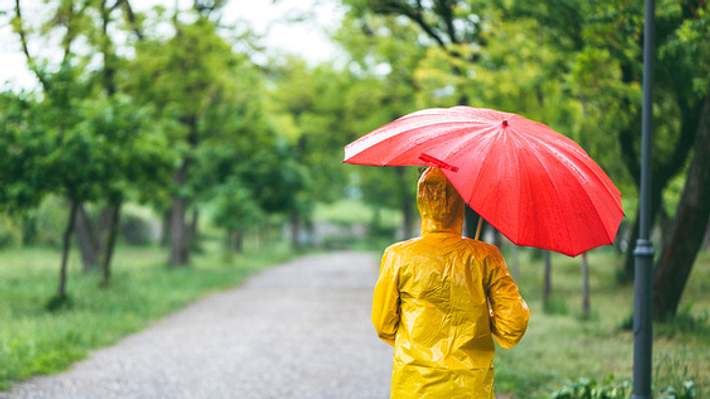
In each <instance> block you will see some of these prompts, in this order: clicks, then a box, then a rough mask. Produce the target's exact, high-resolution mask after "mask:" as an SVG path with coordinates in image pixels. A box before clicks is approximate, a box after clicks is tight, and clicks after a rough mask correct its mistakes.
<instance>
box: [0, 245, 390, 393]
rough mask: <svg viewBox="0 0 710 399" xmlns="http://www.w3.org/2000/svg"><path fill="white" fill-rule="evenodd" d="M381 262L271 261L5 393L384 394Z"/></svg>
mask: <svg viewBox="0 0 710 399" xmlns="http://www.w3.org/2000/svg"><path fill="white" fill-rule="evenodd" d="M376 267H377V266H376V259H375V258H374V256H372V255H369V254H362V253H354V252H339V253H330V254H325V255H317V256H308V257H304V258H300V259H298V260H296V261H293V262H289V263H286V264H284V265H281V266H278V267H274V268H272V269H269V270H267V271H265V272H263V273H261V274H258V275H256V276H254V277H252V278H251V279H249V280H248V281H247V282H245V283H244V284H243V285H242V286H240V287H238V288H235V289H232V290H230V291H226V292H224V293H220V294H216V295H212V296H209V297H207V298H205V299H203V300H201V301H199V302H197V303H195V304H193V305H190V306H189V307H187V308H185V309H184V310H182V311H179V312H177V313H174V314H173V315H171V316H169V317H167V318H165V319H163V320H160V321H159V322H157V323H155V324H154V325H153V326H152V327H150V328H148V329H147V330H145V331H143V332H141V333H138V334H134V335H131V336H129V337H127V338H125V339H123V340H122V341H120V342H119V343H118V344H116V345H114V346H113V347H110V348H106V349H102V350H99V351H96V352H94V353H92V354H91V355H90V356H89V357H88V358H87V359H86V360H84V361H81V362H79V363H77V364H75V365H74V366H73V367H72V368H71V369H70V370H69V371H67V372H64V373H62V374H58V375H54V376H49V377H38V378H34V379H32V380H30V381H28V382H25V383H22V384H19V385H17V386H16V387H15V388H14V389H13V390H12V391H10V392H9V394H8V393H4V394H3V393H0V398H2V399H10V398H12V399H19V398H32V399H43V398H53V399H57V398H67V399H69V398H71V399H113V398H121V399H127V398H150V399H154V398H155V399H157V398H170V399H179V398H190V399H200V398H210V399H219V398H230V399H231V398H239V399H249V398H294V399H298V398H304V399H319V398H328V399H330V398H333V399H339V398H358V399H361V398H365V399H366V398H386V397H387V396H388V392H389V379H390V375H389V374H390V368H391V364H392V362H391V356H392V354H391V351H390V349H389V348H388V346H387V345H386V344H384V343H380V342H379V341H378V340H377V338H376V336H375V333H374V330H373V328H372V327H371V324H370V303H371V302H370V301H371V299H370V297H371V292H372V286H373V284H374V282H375V278H376Z"/></svg>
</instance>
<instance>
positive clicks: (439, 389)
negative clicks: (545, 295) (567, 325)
mask: <svg viewBox="0 0 710 399" xmlns="http://www.w3.org/2000/svg"><path fill="white" fill-rule="evenodd" d="M417 207H418V208H419V213H420V215H421V219H422V236H421V237H417V238H414V239H411V240H408V241H403V242H400V243H397V244H394V245H392V246H390V247H389V248H387V250H385V253H384V256H383V258H382V264H381V266H380V274H379V278H378V280H377V285H376V286H375V293H374V299H373V305H372V322H373V324H374V325H375V329H376V331H377V334H378V336H379V337H380V338H382V339H383V340H384V341H386V342H388V343H389V344H390V345H394V369H393V371H392V388H391V395H390V396H391V398H396V399H402V398H416V399H423V398H442V399H456V398H468V399H470V398H473V399H479V398H480V399H492V398H494V397H495V396H494V393H493V354H494V351H495V348H494V345H493V337H495V339H496V341H497V342H498V344H499V345H501V346H502V347H504V348H512V347H513V346H515V344H517V343H518V342H519V341H520V339H521V338H522V337H523V334H524V333H525V330H526V329H527V325H528V316H529V311H528V306H527V304H526V303H525V301H524V300H523V298H522V297H521V296H520V293H519V292H518V287H517V286H516V285H515V282H513V279H512V278H511V277H510V274H509V273H508V269H507V267H506V264H505V261H504V260H503V257H502V256H501V253H500V251H499V250H498V248H496V247H495V246H493V245H489V244H486V243H483V242H481V241H475V240H471V239H468V238H464V237H462V236H461V232H462V226H463V213H464V205H463V200H462V199H461V197H460V196H459V194H458V193H457V192H456V190H455V189H454V187H453V186H452V185H451V184H450V183H449V182H448V180H447V179H446V177H445V176H444V174H443V173H442V172H441V171H440V170H439V169H438V168H429V169H427V170H426V171H425V172H424V174H423V175H422V177H421V178H420V179H419V186H418V192H417Z"/></svg>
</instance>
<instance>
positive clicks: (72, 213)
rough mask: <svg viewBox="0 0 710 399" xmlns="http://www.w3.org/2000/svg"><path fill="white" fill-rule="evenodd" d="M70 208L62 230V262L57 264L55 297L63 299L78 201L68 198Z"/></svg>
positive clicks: (65, 291)
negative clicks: (57, 280) (57, 273)
mask: <svg viewBox="0 0 710 399" xmlns="http://www.w3.org/2000/svg"><path fill="white" fill-rule="evenodd" d="M70 203H71V208H70V210H69V218H68V220H67V227H66V230H64V237H63V246H62V263H61V264H60V266H59V286H58V287H57V299H58V300H60V301H63V300H65V299H66V297H67V265H68V263H69V250H70V249H71V235H72V232H73V231H74V222H75V220H76V213H77V209H78V208H79V202H77V201H74V200H70Z"/></svg>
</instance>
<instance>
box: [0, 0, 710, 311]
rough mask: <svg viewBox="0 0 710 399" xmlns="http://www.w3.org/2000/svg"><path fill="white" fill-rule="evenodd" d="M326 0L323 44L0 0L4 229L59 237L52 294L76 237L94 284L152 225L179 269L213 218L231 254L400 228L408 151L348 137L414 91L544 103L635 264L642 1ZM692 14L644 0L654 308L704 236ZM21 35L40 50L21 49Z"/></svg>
mask: <svg viewBox="0 0 710 399" xmlns="http://www.w3.org/2000/svg"><path fill="white" fill-rule="evenodd" d="M337 3H338V4H339V7H340V8H339V10H341V11H342V14H341V15H339V16H337V18H340V21H339V23H338V25H337V28H336V29H334V30H333V31H331V32H330V34H331V37H332V40H333V42H334V43H335V44H336V45H337V46H338V49H339V53H338V54H337V56H336V57H334V58H333V59H332V60H330V61H321V62H312V61H310V60H307V59H305V58H303V57H300V56H298V55H295V54H283V53H279V52H272V51H270V49H268V48H264V46H263V45H262V43H261V38H260V37H259V36H258V35H257V34H255V33H254V32H253V31H252V29H251V27H250V26H249V25H248V24H246V23H244V24H239V23H225V22H224V18H223V13H224V7H225V6H226V5H227V4H228V2H226V1H197V0H195V1H193V2H189V6H187V7H186V6H184V5H183V7H181V8H176V7H173V5H172V4H166V5H164V6H158V7H155V8H153V9H150V10H148V11H146V10H145V9H144V8H142V10H143V11H138V10H137V9H136V8H135V4H133V2H132V1H131V0H73V1H71V0H62V1H48V2H47V8H46V12H44V13H42V14H41V15H32V16H31V17H29V18H28V16H27V15H26V13H25V6H26V4H25V2H24V1H20V0H15V1H14V2H13V3H12V4H9V5H8V7H6V9H4V10H3V11H4V13H5V14H4V18H5V19H6V21H7V23H9V24H11V26H12V29H13V32H14V36H15V40H16V41H17V43H18V44H19V48H20V49H21V51H22V52H23V54H24V56H25V58H26V61H27V66H28V68H29V69H30V70H31V71H32V72H33V74H34V75H35V76H36V80H37V82H38V84H37V86H36V87H35V88H34V89H32V90H24V91H23V90H19V89H14V88H12V87H7V88H5V89H4V90H3V91H2V93H0V119H1V120H2V123H1V124H0V151H1V154H0V205H1V206H2V209H3V212H4V213H3V214H2V218H0V243H2V244H3V245H53V246H61V248H62V249H63V250H62V252H63V254H62V256H61V259H62V261H61V262H60V280H59V284H58V291H57V292H58V294H57V298H59V301H60V302H61V300H62V299H61V298H64V297H65V296H66V259H67V257H68V254H69V250H70V247H71V244H72V242H76V244H77V248H78V249H79V253H80V255H81V259H82V263H83V265H84V270H85V271H86V272H91V271H93V270H101V271H102V273H101V275H102V279H101V280H102V284H103V285H108V284H109V281H110V275H111V259H112V255H113V253H114V248H115V247H116V244H117V243H119V244H120V245H123V243H135V242H143V243H154V244H156V245H158V244H159V243H163V244H165V245H166V247H167V248H166V252H167V253H166V261H167V264H169V265H171V266H174V267H178V266H187V265H189V264H190V254H191V253H193V252H195V251H202V250H205V249H204V248H205V246H204V245H203V243H204V242H209V241H210V240H212V237H213V236H214V235H215V233H216V234H217V235H218V236H219V239H218V240H219V242H220V243H223V244H224V247H225V249H226V250H227V251H228V252H232V251H240V250H241V249H242V248H243V247H244V246H245V245H257V244H256V243H263V242H264V241H265V240H272V239H278V237H283V238H284V239H287V240H288V241H290V243H291V245H292V246H293V247H294V248H301V247H307V246H312V245H325V246H329V247H332V246H336V247H338V246H349V245H351V244H352V243H353V242H359V241H363V240H365V241H369V242H370V243H371V244H372V243H384V242H388V241H392V240H394V239H402V238H408V237H412V236H414V235H416V234H417V230H418V221H417V212H416V207H415V202H414V190H415V181H416V179H417V175H418V174H417V170H416V169H415V168H388V169H383V168H356V167H347V166H344V165H342V164H341V163H340V161H341V159H342V147H343V146H344V145H345V144H347V143H348V142H350V141H352V140H354V139H355V138H357V137H359V136H361V135H363V134H365V133H366V132H369V131H371V130H372V129H374V128H376V127H378V126H380V125H382V124H384V123H386V122H388V121H390V120H392V119H395V118H397V117H399V116H401V115H404V114H406V113H409V112H412V111H414V110H417V109H421V108H425V107H448V106H453V105H457V104H468V105H471V106H477V107H491V108H497V109H501V110H506V111H511V112H517V113H521V114H523V115H526V116H528V117H530V118H533V119H537V120H541V121H544V122H545V123H547V124H549V125H551V126H552V127H553V128H555V129H557V130H559V131H560V132H563V133H565V134H567V135H569V136H570V137H572V138H573V139H574V140H576V141H577V142H579V143H580V144H581V145H582V146H583V147H584V148H585V149H586V150H587V151H588V152H589V153H590V155H591V156H592V157H593V158H594V159H596V160H597V161H598V162H599V163H600V164H601V165H602V167H603V168H604V169H605V170H606V171H607V172H608V173H609V175H610V176H611V177H612V179H613V180H614V181H615V182H616V183H617V185H618V186H619V187H620V188H621V189H622V191H623V194H624V205H625V209H626V212H627V220H626V221H625V223H624V225H622V228H621V231H620V235H619V240H618V243H617V245H616V248H617V251H618V252H619V255H620V256H617V259H619V262H618V263H619V264H618V265H617V266H618V275H619V280H620V281H621V282H622V283H626V282H629V281H630V278H631V272H632V268H631V265H632V256H631V255H630V254H631V252H632V251H631V249H632V248H631V247H632V246H633V243H634V242H635V234H636V233H637V226H636V223H637V217H636V206H635V202H636V196H637V193H636V187H637V186H638V180H639V171H638V163H639V162H638V146H639V142H638V137H639V134H638V132H639V129H640V107H639V104H640V80H641V42H642V37H641V32H642V30H641V23H642V21H641V17H640V16H641V9H640V5H639V4H636V3H634V2H618V1H601V2H594V3H589V2H582V1H545V2H537V3H530V2H525V1H505V2H502V1H485V2H483V1H473V0H470V1H463V0H462V1H452V0H441V1H438V0H437V1H430V2H420V1H409V0H343V1H341V2H337ZM185 4H187V3H185ZM708 18H710V17H708V5H707V4H706V3H705V2H701V1H697V2H694V1H686V2H670V1H668V2H666V1H663V2H659V5H658V21H659V22H658V67H657V71H658V73H657V76H656V86H657V95H656V98H655V100H654V101H655V107H654V110H655V114H654V118H655V123H656V126H657V129H656V131H657V134H656V139H655V141H654V146H655V147H654V189H653V197H654V199H653V202H652V203H653V206H654V209H653V211H654V212H653V214H654V217H655V219H654V223H655V226H656V229H655V235H654V239H655V240H656V241H657V242H658V245H657V248H658V253H659V254H658V278H657V281H656V296H657V297H656V304H657V305H656V307H657V309H658V314H657V317H658V318H659V319H664V318H668V317H671V316H672V315H673V314H675V313H676V312H677V308H678V302H679V298H680V297H681V295H682V292H683V287H684V285H685V282H686V281H687V279H688V276H689V275H690V271H691V270H692V266H693V264H694V262H695V259H696V254H697V253H698V251H699V250H700V249H701V248H702V246H703V245H707V239H706V238H705V237H706V236H707V226H708V214H709V213H710V208H709V207H710V201H707V200H705V198H706V196H707V193H706V191H704V189H703V187H708V184H707V179H708V177H707V173H704V172H705V170H707V168H706V167H705V164H704V163H703V162H705V157H704V156H703V154H705V153H706V152H707V149H704V148H705V147H704V146H706V142H707V140H705V137H706V136H707V134H708V133H707V130H708V124H707V121H704V120H703V119H702V117H703V115H706V114H707V112H705V111H703V109H704V108H703V107H707V104H708V95H709V94H710V89H709V87H710V81H709V80H708V76H710V74H709V72H710V47H709V45H708V43H710V41H709V40H707V38H708V37H709V36H710V32H709V31H708V29H709V28H708V26H710V21H709V20H708ZM49 39H53V40H49ZM36 42H37V43H45V42H46V43H51V44H52V45H53V46H54V48H52V49H50V50H49V53H47V52H46V51H45V52H42V53H41V54H39V53H37V54H35V53H34V52H33V49H35V48H37V45H35V44H34V43H36ZM47 54H50V55H47ZM691 221H692V223H691ZM338 237H343V238H342V239H339V238H338ZM485 237H487V239H489V240H492V241H494V242H497V243H500V242H502V241H501V238H500V235H496V234H495V232H492V233H489V234H488V235H486V236H485ZM378 245H379V244H378ZM506 245H507V244H506ZM516 259H517V252H516ZM622 259H625V260H623V261H622ZM516 263H517V261H516ZM516 267H517V266H516ZM590 267H592V268H593V267H594V265H590ZM585 270H586V266H585ZM586 274H587V273H585V275H586ZM668 276H673V278H669V277H668ZM584 284H586V285H584V286H588V281H586V280H585V283H584ZM547 289H551V287H548V288H547Z"/></svg>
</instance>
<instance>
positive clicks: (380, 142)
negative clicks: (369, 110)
mask: <svg viewBox="0 0 710 399" xmlns="http://www.w3.org/2000/svg"><path fill="white" fill-rule="evenodd" d="M476 123H477V122H475V121H474V122H471V121H466V122H460V121H455V122H452V121H436V122H435V123H429V124H424V125H420V126H414V127H408V128H406V129H404V130H402V131H400V132H396V133H392V134H391V135H389V136H387V137H385V138H383V139H382V140H380V141H378V142H376V143H373V144H371V145H369V146H368V147H366V148H363V149H361V150H359V151H358V152H356V153H354V154H351V155H349V156H346V158H345V159H346V160H347V159H350V158H353V157H355V156H357V155H359V154H361V153H362V152H364V151H367V150H369V149H372V148H374V147H376V146H379V145H381V144H383V143H388V142H390V141H391V140H394V139H396V138H398V137H399V136H401V135H403V134H407V133H410V132H412V131H413V130H416V129H422V128H431V127H434V126H440V125H446V124H476ZM383 129H384V128H383ZM382 132H384V130H383V131H382ZM376 133H377V131H375V132H372V133H369V134H367V135H365V136H362V137H361V138H360V139H358V140H356V141H355V142H353V143H352V144H350V145H348V146H346V147H345V152H346V154H347V152H348V149H349V148H352V147H353V146H354V145H355V144H357V143H358V142H360V141H361V140H362V141H364V140H363V139H365V138H368V137H370V135H372V134H376ZM380 164H381V166H384V164H382V163H380Z"/></svg>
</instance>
